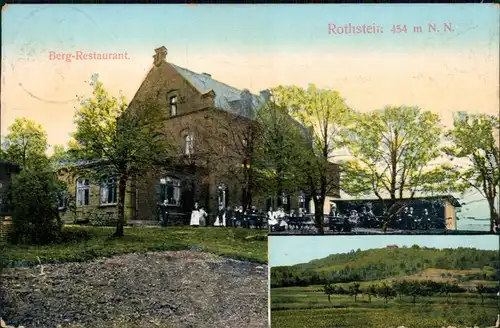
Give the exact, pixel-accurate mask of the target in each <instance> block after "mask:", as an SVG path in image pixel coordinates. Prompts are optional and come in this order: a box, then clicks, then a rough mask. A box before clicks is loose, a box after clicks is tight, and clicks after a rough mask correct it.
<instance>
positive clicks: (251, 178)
mask: <svg viewBox="0 0 500 328" xmlns="http://www.w3.org/2000/svg"><path fill="white" fill-rule="evenodd" d="M205 119H206V120H208V121H205V122H200V124H198V126H197V127H196V131H197V133H198V134H199V137H200V138H201V139H203V144H202V145H201V146H200V147H201V148H202V149H200V153H201V154H202V157H204V159H205V160H206V162H207V163H208V165H209V166H210V171H211V172H212V174H213V175H215V176H217V179H218V180H221V181H224V180H228V181H236V182H237V184H238V185H239V186H241V199H240V200H238V201H241V205H242V206H243V207H244V208H245V209H246V208H249V207H251V205H252V201H253V195H254V193H255V192H256V191H257V190H256V188H257V186H258V182H257V181H256V180H257V179H258V176H257V174H256V166H255V164H256V163H254V159H255V151H254V146H255V140H256V138H257V135H258V134H259V129H258V127H257V124H256V121H255V120H253V119H251V118H249V117H245V116H241V115H235V114H232V113H227V112H225V111H223V110H218V111H215V112H212V113H211V114H210V115H207V116H206V117H205Z"/></svg>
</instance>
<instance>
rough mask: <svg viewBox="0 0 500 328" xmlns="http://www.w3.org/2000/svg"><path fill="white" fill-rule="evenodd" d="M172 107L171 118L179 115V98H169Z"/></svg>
mask: <svg viewBox="0 0 500 328" xmlns="http://www.w3.org/2000/svg"><path fill="white" fill-rule="evenodd" d="M169 105H170V116H175V115H177V96H172V97H170V98H169Z"/></svg>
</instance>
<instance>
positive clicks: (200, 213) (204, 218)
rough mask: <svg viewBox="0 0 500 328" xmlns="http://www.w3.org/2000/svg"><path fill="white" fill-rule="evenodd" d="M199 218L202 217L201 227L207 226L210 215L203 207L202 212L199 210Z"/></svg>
mask: <svg viewBox="0 0 500 328" xmlns="http://www.w3.org/2000/svg"><path fill="white" fill-rule="evenodd" d="M198 213H199V216H200V219H199V220H200V226H203V227H204V226H206V225H207V216H208V213H207V212H206V211H205V209H204V208H203V206H201V207H200V210H199V212H198Z"/></svg>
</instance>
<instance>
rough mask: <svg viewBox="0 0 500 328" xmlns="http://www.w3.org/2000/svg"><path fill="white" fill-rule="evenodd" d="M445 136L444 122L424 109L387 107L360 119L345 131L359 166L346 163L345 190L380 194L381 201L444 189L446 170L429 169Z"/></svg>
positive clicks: (391, 211) (346, 143)
mask: <svg viewBox="0 0 500 328" xmlns="http://www.w3.org/2000/svg"><path fill="white" fill-rule="evenodd" d="M442 134H443V130H442V127H441V126H440V123H439V116H438V115H436V114H433V113H432V112H430V111H423V110H421V109H420V108H418V107H408V106H387V107H385V108H384V109H382V110H375V111H372V112H369V113H356V114H354V119H353V123H352V124H351V126H350V127H349V128H348V129H345V130H344V135H343V136H344V145H345V146H347V148H348V149H349V152H350V154H351V155H352V156H353V157H354V159H353V160H350V161H347V162H346V163H344V167H343V168H344V170H343V176H342V181H343V185H342V187H343V189H344V190H345V191H346V192H347V193H348V194H351V195H364V194H367V193H374V194H375V195H376V196H377V197H378V198H379V199H384V198H386V197H387V196H388V197H389V198H390V199H391V200H392V202H390V204H389V206H388V208H389V210H388V213H389V214H392V215H395V214H396V213H395V212H397V209H391V206H393V205H394V204H395V202H394V200H396V199H403V198H412V197H413V196H414V195H415V193H417V192H425V191H429V190H434V189H433V187H434V186H438V185H440V184H442V183H443V180H442V178H443V172H445V171H446V170H444V169H443V168H442V167H440V166H437V167H433V168H430V167H429V164H431V162H432V161H433V160H435V159H437V158H438V157H439V156H440V140H441V137H442Z"/></svg>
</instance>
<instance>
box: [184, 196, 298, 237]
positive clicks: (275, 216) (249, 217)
mask: <svg viewBox="0 0 500 328" xmlns="http://www.w3.org/2000/svg"><path fill="white" fill-rule="evenodd" d="M306 214H307V212H306V211H305V210H303V209H299V210H298V212H297V213H296V212H295V211H294V210H291V211H290V213H286V212H285V209H284V208H278V209H276V210H273V209H272V208H269V210H268V212H267V213H265V212H264V211H263V210H258V209H257V208H256V207H255V206H252V207H251V208H250V209H249V210H244V208H243V206H237V207H235V208H234V209H233V208H231V207H229V206H228V207H222V206H221V207H219V210H218V211H217V214H216V218H215V222H214V223H213V225H214V226H216V227H237V226H240V227H243V228H250V227H255V228H265V227H269V228H271V229H272V230H286V229H289V225H290V224H292V225H293V222H290V219H291V218H295V217H304V216H305V215H306ZM207 219H208V213H207V212H206V211H205V210H204V208H203V206H200V205H199V203H197V202H196V203H195V204H194V208H193V211H192V212H191V219H190V223H189V224H190V225H191V226H194V227H198V226H206V225H208V224H207Z"/></svg>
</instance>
